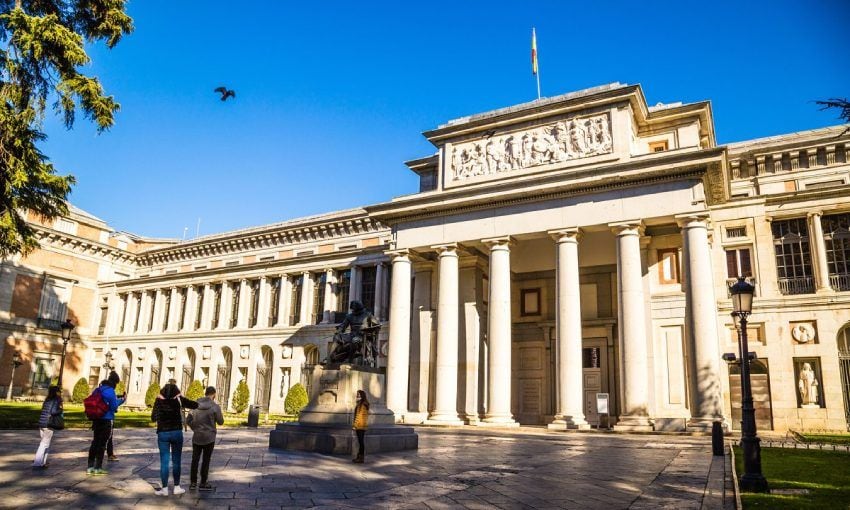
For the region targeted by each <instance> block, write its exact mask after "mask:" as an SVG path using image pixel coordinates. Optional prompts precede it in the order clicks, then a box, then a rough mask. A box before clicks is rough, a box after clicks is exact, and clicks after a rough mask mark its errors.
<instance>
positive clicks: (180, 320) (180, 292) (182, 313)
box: [177, 287, 189, 331]
mask: <svg viewBox="0 0 850 510" xmlns="http://www.w3.org/2000/svg"><path fill="white" fill-rule="evenodd" d="M188 292H189V288H188V287H183V288H182V289H179V290H178V291H177V298H178V299H179V300H180V301H179V303H180V304H179V306H180V315H178V316H177V330H178V331H180V330H182V329H183V323H184V322H185V321H186V294H187V293H188Z"/></svg>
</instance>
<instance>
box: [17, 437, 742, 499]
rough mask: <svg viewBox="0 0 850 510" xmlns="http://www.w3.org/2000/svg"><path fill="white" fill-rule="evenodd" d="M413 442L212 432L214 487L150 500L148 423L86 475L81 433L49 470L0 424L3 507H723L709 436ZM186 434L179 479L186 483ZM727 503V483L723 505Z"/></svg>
mask: <svg viewBox="0 0 850 510" xmlns="http://www.w3.org/2000/svg"><path fill="white" fill-rule="evenodd" d="M417 431H418V433H419V444H420V447H419V450H418V451H407V452H396V453H385V454H376V455H368V452H367V456H366V463H365V464H362V465H358V464H352V463H351V460H350V459H349V458H347V457H334V456H326V455H319V454H312V453H302V452H287V451H280V450H270V449H269V448H268V433H269V429H262V428H261V429H258V430H252V429H244V428H240V429H223V430H221V431H220V432H219V438H218V444H217V445H216V448H215V452H214V454H213V463H212V469H211V472H210V482H211V483H213V484H214V485H215V486H216V490H215V491H214V492H208V493H205V492H200V493H199V492H189V491H187V492H186V494H184V495H181V496H174V495H169V496H168V497H161V496H155V495H154V493H153V491H154V488H155V487H157V486H158V485H159V456H158V453H157V450H156V444H155V433H154V431H153V430H152V429H120V430H117V431H116V435H115V440H116V444H115V447H116V453H117V454H118V455H119V457H120V461H119V462H111V463H109V465H108V466H107V467H108V468H109V470H110V474H109V476H103V477H93V476H86V474H85V467H86V458H87V454H88V446H89V439H90V433H89V432H88V431H83V430H67V431H62V432H59V433H57V435H56V438H55V439H54V443H53V448H52V453H51V456H50V467H49V468H48V469H46V470H33V469H32V468H31V467H30V464H31V463H32V458H33V454H34V452H35V449H36V447H37V445H38V432H37V431H2V432H0V451H2V452H3V455H2V457H0V507H2V508H68V509H70V508H130V507H133V508H159V509H162V508H191V507H198V508H240V509H241V508H255V507H256V508H327V509H331V508H343V509H345V508H361V509H366V508H369V509H371V508H410V509H441V508H469V509H490V508H503V509H526V508H542V509H555V508H591V509H593V508H599V509H606V510H610V509H616V508H634V509H638V508H676V509H700V508H722V507H724V497H723V493H724V487H723V484H724V477H723V471H724V468H723V465H724V461H723V457H718V458H714V459H713V458H712V455H711V444H710V438H707V437H690V436H665V435H624V434H599V433H563V432H560V433H559V432H548V431H546V430H545V429H535V428H522V429H520V430H518V431H517V430H514V431H510V432H502V431H493V430H473V431H470V430H467V429H428V428H420V429H418V430H417ZM190 442H191V432H187V433H186V443H185V445H184V450H183V463H182V465H183V474H182V480H181V484H182V486H183V487H184V488H186V489H188V487H189V462H190V460H191V447H190V446H189V443H190ZM730 503H731V501H730V498H729V495H728V491H727V497H726V506H727V507H728V505H729V504H730Z"/></svg>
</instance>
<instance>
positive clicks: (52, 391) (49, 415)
mask: <svg viewBox="0 0 850 510" xmlns="http://www.w3.org/2000/svg"><path fill="white" fill-rule="evenodd" d="M61 415H62V394H61V392H60V391H59V386H51V387H50V388H48V389H47V398H46V399H44V403H43V404H41V415H40V416H39V418H38V430H39V432H40V433H41V443H39V445H38V450H37V451H36V452H35V460H33V462H32V467H35V468H46V467H47V465H48V464H47V454H48V453H49V451H50V442H51V441H52V440H53V432H54V429H53V428H51V427H54V426H55V425H54V423H53V421H54V420H55V419H56V418H54V417H55V416H61Z"/></svg>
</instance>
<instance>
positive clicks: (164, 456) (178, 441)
mask: <svg viewBox="0 0 850 510" xmlns="http://www.w3.org/2000/svg"><path fill="white" fill-rule="evenodd" d="M184 407H185V408H187V409H197V408H198V403H197V402H195V401H194V400H189V399H188V398H185V397H183V396H182V395H181V394H180V389H178V388H177V385H176V384H172V383H168V384H166V385H165V386H163V388H162V390H160V392H159V395H158V396H157V397H156V402H154V404H153V412H152V413H151V421H155V422H156V436H157V445H158V446H159V478H160V481H161V482H162V486H161V487H160V488H159V489H156V490H155V491H154V494H156V495H157V496H168V458H169V452H170V454H171V468H172V474H173V476H174V495H179V494H183V493H185V492H186V489H184V488H182V487H180V461H181V460H182V458H183V413H182V411H183V408H184Z"/></svg>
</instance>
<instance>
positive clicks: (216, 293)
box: [210, 283, 222, 329]
mask: <svg viewBox="0 0 850 510" xmlns="http://www.w3.org/2000/svg"><path fill="white" fill-rule="evenodd" d="M221 290H222V284H220V283H216V284H215V285H213V315H212V325H211V326H210V328H212V329H216V328H217V327H218V321H219V317H220V316H221Z"/></svg>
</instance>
